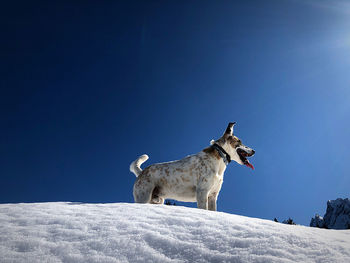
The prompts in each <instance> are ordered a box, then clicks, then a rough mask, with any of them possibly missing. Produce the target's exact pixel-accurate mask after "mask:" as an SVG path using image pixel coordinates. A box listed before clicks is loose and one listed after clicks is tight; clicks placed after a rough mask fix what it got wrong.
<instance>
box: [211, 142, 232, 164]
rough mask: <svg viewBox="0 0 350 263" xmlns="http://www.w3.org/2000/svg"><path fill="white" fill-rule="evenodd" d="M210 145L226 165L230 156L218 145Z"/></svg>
mask: <svg viewBox="0 0 350 263" xmlns="http://www.w3.org/2000/svg"><path fill="white" fill-rule="evenodd" d="M212 146H213V147H214V149H215V150H217V151H218V153H219V155H220V156H221V158H222V159H223V161H224V163H225V164H226V165H228V164H229V163H230V162H231V156H230V155H229V154H228V153H227V152H226V151H225V150H224V149H223V148H222V147H221V146H220V145H218V144H216V143H214V144H213V145H212Z"/></svg>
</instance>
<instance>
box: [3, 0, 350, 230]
mask: <svg viewBox="0 0 350 263" xmlns="http://www.w3.org/2000/svg"><path fill="white" fill-rule="evenodd" d="M0 12H1V16H0V20H1V35H2V36H1V38H2V41H1V42H0V51H1V53H0V56H1V61H0V69H1V78H0V85H1V96H0V101H1V111H0V113H1V137H0V157H1V158H0V159H1V165H0V176H1V177H0V180H1V183H0V192H1V194H0V202H1V203H9V202H41V201H77V202H94V203H97V202H133V196H132V187H133V183H134V180H135V176H134V175H133V174H132V173H130V172H129V164H130V162H131V161H133V160H134V159H135V158H136V157H138V156H139V155H141V154H143V153H147V154H148V155H149V156H150V159H149V160H148V161H147V162H146V163H145V164H144V167H145V166H147V165H149V164H151V163H154V162H163V161H170V160H175V159H180V158H182V157H184V156H186V155H188V154H192V153H196V152H199V151H201V150H202V149H203V148H205V147H206V146H208V145H209V141H210V140H211V139H216V138H219V137H220V136H221V134H222V133H223V132H224V130H225V128H226V126H227V123H228V122H230V121H236V122H237V125H236V127H235V134H236V135H237V136H238V137H239V138H240V139H242V141H243V143H245V144H246V145H248V146H250V147H252V148H254V149H255V150H256V154H255V156H254V157H253V158H251V162H252V163H253V164H254V166H255V170H254V171H252V170H250V169H248V168H247V167H244V166H240V165H238V164H235V163H231V164H230V165H229V166H228V168H227V170H226V172H225V177H224V184H223V187H222V190H221V192H220V195H219V200H218V210H219V211H224V212H229V213H236V214H240V215H245V216H251V217H259V218H266V219H273V218H274V217H277V218H278V219H280V220H283V219H286V218H288V217H292V218H293V219H294V220H295V221H296V222H297V223H300V224H308V223H309V221H310V219H311V217H312V216H314V214H315V213H320V214H321V215H323V213H324V212H325V209H326V201H327V200H328V199H335V198H338V197H343V198H344V197H349V189H350V179H349V177H350V176H349V166H348V162H349V148H350V143H349V138H348V136H349V134H350V124H349V117H350V116H349V115H350V103H349V102H350V88H349V84H350V74H349V68H350V16H349V15H350V5H349V4H348V3H347V2H346V1H332V2H330V1H297V0H295V1H289V0H282V1H220V2H218V1H200V2H198V1H140V2H137V1H125V2H122V1H118V2H111V1H99V2H98V3H97V2H95V1H85V2H84V3H82V2H81V3H78V2H74V1H73V2H68V1H67V2H66V3H63V2H52V1H50V2H43V3H39V2H36V3H35V4H33V3H29V2H27V1H24V2H12V4H8V6H4V7H3V8H2V10H1V11H0ZM188 205H189V206H193V204H188Z"/></svg>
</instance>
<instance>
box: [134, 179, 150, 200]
mask: <svg viewBox="0 0 350 263" xmlns="http://www.w3.org/2000/svg"><path fill="white" fill-rule="evenodd" d="M140 179H141V178H140ZM140 179H138V180H137V181H136V183H135V184H134V191H133V194H134V200H135V203H143V204H145V203H150V202H151V198H152V192H153V189H154V186H153V185H152V184H151V183H149V182H145V181H144V180H142V179H141V180H140Z"/></svg>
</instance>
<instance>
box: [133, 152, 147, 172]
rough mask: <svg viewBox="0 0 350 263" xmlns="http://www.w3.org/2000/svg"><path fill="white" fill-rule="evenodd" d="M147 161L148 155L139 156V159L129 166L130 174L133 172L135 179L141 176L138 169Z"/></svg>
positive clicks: (140, 170)
mask: <svg viewBox="0 0 350 263" xmlns="http://www.w3.org/2000/svg"><path fill="white" fill-rule="evenodd" d="M147 160H148V155H147V154H143V155H141V156H140V157H139V158H137V159H136V160H135V161H133V162H132V163H131V164H130V172H133V173H134V174H135V175H136V177H138V176H139V175H140V174H141V172H142V169H141V167H140V166H141V164H143V163H144V162H146V161H147Z"/></svg>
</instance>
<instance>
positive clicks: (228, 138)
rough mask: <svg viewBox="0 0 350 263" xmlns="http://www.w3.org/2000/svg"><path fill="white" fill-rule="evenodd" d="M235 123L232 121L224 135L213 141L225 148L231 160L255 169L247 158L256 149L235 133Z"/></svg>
mask: <svg viewBox="0 0 350 263" xmlns="http://www.w3.org/2000/svg"><path fill="white" fill-rule="evenodd" d="M235 124H236V123H235V122H230V123H229V124H228V126H227V128H226V131H225V133H224V135H222V137H221V138H220V139H218V140H217V141H215V142H214V141H212V142H211V143H212V144H213V143H217V144H218V145H220V146H221V147H222V148H224V150H225V151H226V152H227V153H228V154H229V155H230V157H231V160H233V161H236V162H237V163H239V164H241V165H243V164H244V165H245V166H247V167H250V168H252V169H254V166H253V165H252V164H251V163H250V162H249V161H248V159H247V158H248V157H251V156H253V155H254V153H255V151H254V150H253V149H252V148H249V147H247V146H245V145H244V144H243V143H242V141H241V140H240V139H239V138H238V137H236V136H234V135H233V127H234V125H235Z"/></svg>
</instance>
